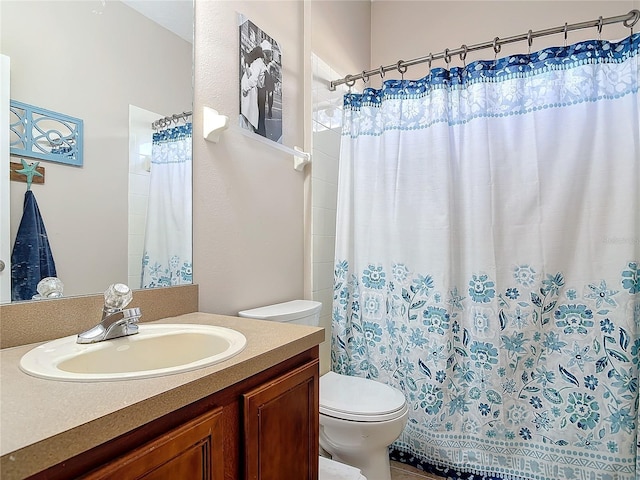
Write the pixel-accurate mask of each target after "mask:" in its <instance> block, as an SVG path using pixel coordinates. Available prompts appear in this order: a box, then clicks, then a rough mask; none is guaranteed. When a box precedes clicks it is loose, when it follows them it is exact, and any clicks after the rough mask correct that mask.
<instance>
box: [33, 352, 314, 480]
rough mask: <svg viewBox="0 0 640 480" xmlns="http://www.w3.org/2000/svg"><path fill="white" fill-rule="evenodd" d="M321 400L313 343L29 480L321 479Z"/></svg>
mask: <svg viewBox="0 0 640 480" xmlns="http://www.w3.org/2000/svg"><path fill="white" fill-rule="evenodd" d="M221 374H224V372H221ZM318 395H319V362H318V347H317V346H316V347H314V348H312V349H310V350H307V351H305V352H303V353H301V354H298V355H296V356H294V357H292V358H290V359H288V360H286V361H284V362H282V363H279V364H277V365H275V366H273V367H271V368H268V369H267V370H264V371H262V372H260V373H258V374H256V375H253V376H251V377H249V378H246V379H244V380H241V381H239V382H238V383H235V384H233V385H231V386H230V387H227V388H225V389H223V390H221V391H218V392H216V393H213V394H211V395H209V396H206V397H205V398H202V399H201V400H198V401H197V402H194V403H192V404H189V405H186V406H184V407H182V408H179V409H178V410H176V411H174V412H171V413H169V414H167V415H164V416H163V417H161V418H158V419H157V420H154V421H152V422H150V423H149V424H146V425H143V426H141V427H139V428H137V429H135V430H134V431H132V432H129V433H127V434H125V435H122V436H120V437H118V438H116V439H113V440H112V441H110V442H107V443H106V444H103V445H100V446H98V447H96V448H94V449H92V450H90V451H88V452H85V453H84V454H81V455H78V456H76V457H73V458H71V459H69V460H68V461H65V462H63V463H61V464H58V465H56V466H54V467H51V468H49V469H47V470H46V471H44V472H40V473H39V474H36V475H34V476H32V477H30V478H31V479H48V480H53V479H60V480H63V479H64V480H67V479H72V478H73V479H76V478H81V479H84V480H98V479H99V480H106V479H109V480H129V479H144V480H174V479H175V480H183V479H184V480H198V479H203V480H204V479H208V480H242V479H247V480H281V479H283V478H286V479H291V480H317V479H318V449H319V446H318V434H319V399H318Z"/></svg>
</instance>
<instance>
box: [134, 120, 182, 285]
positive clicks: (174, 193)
mask: <svg viewBox="0 0 640 480" xmlns="http://www.w3.org/2000/svg"><path fill="white" fill-rule="evenodd" d="M191 163H192V162H191V123H187V124H185V125H179V126H176V127H172V128H167V129H165V130H161V131H160V132H156V133H154V134H153V145H152V154H151V180H150V186H149V203H148V209H147V227H146V232H145V242H144V255H143V258H142V288H153V287H168V286H172V285H181V284H190V283H192V280H193V278H192V274H193V272H192V248H191V247H192V241H191V234H192V233H191V232H192V230H191V225H192V222H191V210H192V209H191V204H192V178H191Z"/></svg>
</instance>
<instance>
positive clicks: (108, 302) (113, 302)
mask: <svg viewBox="0 0 640 480" xmlns="http://www.w3.org/2000/svg"><path fill="white" fill-rule="evenodd" d="M132 299H133V292H131V289H130V288H129V287H128V286H127V285H125V284H124V283H114V284H112V285H110V286H109V288H107V290H106V291H105V292H104V306H105V308H107V309H110V310H114V309H117V310H120V309H123V308H124V307H126V306H127V305H128V304H129V302H131V300H132Z"/></svg>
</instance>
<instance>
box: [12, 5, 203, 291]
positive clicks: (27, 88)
mask: <svg viewBox="0 0 640 480" xmlns="http://www.w3.org/2000/svg"><path fill="white" fill-rule="evenodd" d="M99 7H100V2H78V1H55V2H52V1H26V2H25V1H12V0H2V2H0V13H1V15H0V27H1V28H0V40H1V42H0V45H1V48H2V53H3V54H6V55H8V56H10V57H11V98H12V99H14V100H18V101H21V102H24V103H28V104H32V105H36V106H39V107H42V108H46V109H48V110H53V111H56V112H60V113H64V114H67V115H71V116H74V117H79V118H81V119H83V120H84V131H85V137H84V141H85V144H84V166H83V167H82V168H77V167H72V166H66V165H62V164H55V163H51V162H41V164H40V166H42V167H44V168H45V183H44V184H43V185H36V184H34V185H33V186H32V190H33V192H34V194H35V196H36V198H37V201H38V204H39V207H40V211H41V213H42V215H43V218H44V223H45V226H46V229H47V233H48V235H49V241H50V244H51V247H52V250H53V255H54V259H55V262H56V267H57V273H58V276H59V277H60V278H61V279H62V281H63V282H64V285H65V294H66V295H78V294H87V293H98V292H102V291H104V289H105V288H106V287H107V286H108V285H109V284H110V283H114V282H126V281H127V253H126V252H127V222H128V218H127V202H128V196H127V184H128V172H129V168H128V164H129V161H128V156H129V155H128V152H129V141H128V139H129V105H130V104H134V105H137V106H139V107H141V108H145V109H148V110H152V111H157V112H161V113H162V114H163V115H171V114H173V113H179V112H182V111H185V110H190V109H191V105H192V69H191V64H192V49H191V44H190V43H189V42H186V41H185V40H182V39H181V38H180V37H178V36H176V35H174V34H172V33H171V32H169V31H168V30H166V29H164V28H161V27H159V26H158V25H157V24H155V23H153V22H151V21H150V20H148V19H147V18H145V17H143V16H141V15H140V14H138V13H137V12H135V11H134V10H132V9H131V8H129V7H127V6H125V5H124V4H122V3H120V2H115V1H109V2H106V4H105V6H104V8H103V9H102V13H101V14H100V15H98V14H95V13H93V11H94V10H96V9H98V8H99ZM27 160H29V159H27ZM12 161H18V162H19V160H18V159H13V160H12ZM29 161H32V160H29ZM10 183H11V230H12V234H11V236H12V242H13V239H15V234H16V231H17V226H18V223H19V221H20V219H21V217H22V203H23V197H24V192H25V189H26V184H25V183H21V182H10Z"/></svg>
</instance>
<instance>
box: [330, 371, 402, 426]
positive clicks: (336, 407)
mask: <svg viewBox="0 0 640 480" xmlns="http://www.w3.org/2000/svg"><path fill="white" fill-rule="evenodd" d="M403 409H404V410H406V400H405V398H404V395H403V393H402V392H401V391H400V390H398V389H396V388H393V387H391V386H389V385H386V384H384V383H382V382H377V381H374V380H368V379H366V378H361V377H352V376H347V375H340V374H337V373H335V372H329V373H326V374H325V375H323V376H322V377H320V413H322V414H324V415H329V416H331V417H336V418H342V419H345V420H354V421H359V422H374V421H375V422H380V421H384V420H391V419H393V418H397V417H399V416H401V415H402V414H403V413H404V412H403Z"/></svg>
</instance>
